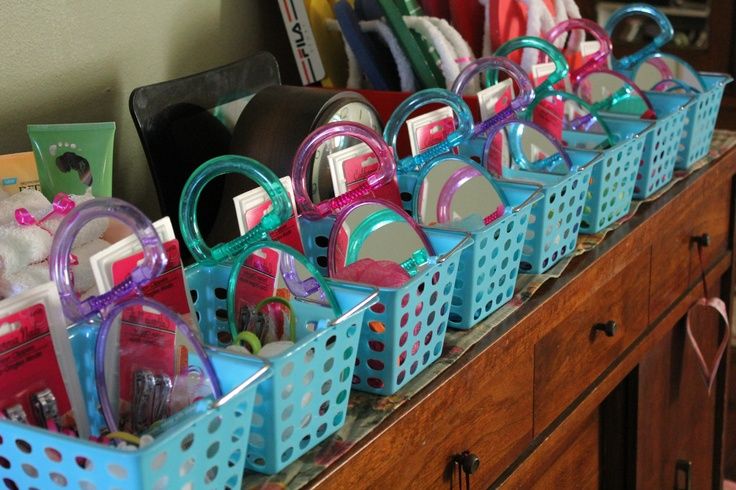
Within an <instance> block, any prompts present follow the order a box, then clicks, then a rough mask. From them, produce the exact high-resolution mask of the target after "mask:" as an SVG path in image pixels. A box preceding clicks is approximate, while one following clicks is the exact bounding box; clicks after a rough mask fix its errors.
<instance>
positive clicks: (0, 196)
mask: <svg viewBox="0 0 736 490" xmlns="http://www.w3.org/2000/svg"><path fill="white" fill-rule="evenodd" d="M9 195H10V194H8V193H7V192H5V190H3V189H0V201H2V200H3V199H7V197H8V196H9Z"/></svg>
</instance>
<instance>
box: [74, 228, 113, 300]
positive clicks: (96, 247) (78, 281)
mask: <svg viewBox="0 0 736 490" xmlns="http://www.w3.org/2000/svg"><path fill="white" fill-rule="evenodd" d="M109 246H110V244H109V243H107V242H106V241H105V240H100V239H99V238H96V239H94V240H92V241H91V242H89V243H86V244H84V245H82V246H81V247H76V248H74V249H72V254H74V256H75V257H76V258H77V261H78V264H77V265H76V266H73V267H72V274H74V289H75V290H76V291H77V292H78V293H85V292H87V291H88V290H90V289H92V288H93V287H95V277H94V275H93V274H92V265H91V264H90V261H89V258H90V257H92V256H93V255H94V254H96V253H97V252H100V251H102V250H104V249H106V248H107V247H109Z"/></svg>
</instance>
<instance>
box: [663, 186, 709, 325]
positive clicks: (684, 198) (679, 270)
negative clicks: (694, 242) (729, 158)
mask: <svg viewBox="0 0 736 490" xmlns="http://www.w3.org/2000/svg"><path fill="white" fill-rule="evenodd" d="M703 184H704V181H703V179H700V180H699V181H697V182H696V183H695V185H693V186H691V187H688V188H687V189H685V190H684V191H683V192H682V194H680V195H679V196H678V197H677V199H676V200H674V201H673V202H672V203H671V204H670V206H672V209H671V210H668V212H667V213H666V215H659V216H658V221H660V222H661V224H659V226H656V227H655V229H658V230H666V233H664V232H662V231H660V232H658V233H657V234H656V235H655V236H654V237H653V238H652V279H651V281H652V284H651V294H650V297H649V317H650V318H651V319H652V321H654V320H656V319H657V317H658V316H659V315H661V314H662V313H664V311H665V310H666V309H667V308H668V307H669V306H670V305H672V303H674V302H675V301H677V298H679V297H680V296H681V295H682V294H683V293H685V291H687V289H688V287H689V284H690V256H691V245H690V244H691V241H690V239H691V238H692V237H693V236H694V235H695V231H694V230H695V223H697V221H698V219H699V215H700V214H701V212H702V211H701V210H700V209H699V206H698V204H699V203H700V202H701V200H700V196H701V195H702V192H703Z"/></svg>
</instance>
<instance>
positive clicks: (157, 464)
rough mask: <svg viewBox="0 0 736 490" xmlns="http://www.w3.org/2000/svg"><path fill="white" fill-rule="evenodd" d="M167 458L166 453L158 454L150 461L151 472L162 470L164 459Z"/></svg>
mask: <svg viewBox="0 0 736 490" xmlns="http://www.w3.org/2000/svg"><path fill="white" fill-rule="evenodd" d="M167 457H168V453H167V452H166V451H163V452H160V453H158V454H157V455H156V456H155V457H154V458H153V459H152V460H151V469H152V470H159V469H161V468H163V466H164V465H165V464H166V459H167Z"/></svg>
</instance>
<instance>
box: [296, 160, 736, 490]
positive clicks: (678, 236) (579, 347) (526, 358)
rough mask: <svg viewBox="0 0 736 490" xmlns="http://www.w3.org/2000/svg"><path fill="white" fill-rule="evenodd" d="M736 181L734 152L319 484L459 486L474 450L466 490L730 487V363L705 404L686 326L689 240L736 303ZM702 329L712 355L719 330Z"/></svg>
mask: <svg viewBox="0 0 736 490" xmlns="http://www.w3.org/2000/svg"><path fill="white" fill-rule="evenodd" d="M734 173H736V150H734V149H732V150H730V151H728V152H727V153H726V154H725V155H723V156H721V157H720V158H719V159H718V160H717V161H715V162H713V163H712V164H711V165H709V166H708V167H706V168H704V169H702V170H699V171H697V172H695V173H693V174H692V175H690V176H689V177H688V178H686V179H685V180H683V181H681V182H679V183H678V184H676V185H675V186H674V187H673V188H672V189H671V190H670V191H669V192H667V193H666V194H665V195H664V196H663V197H661V198H659V199H658V200H656V201H654V202H652V203H647V204H644V205H643V206H642V207H641V208H640V209H639V210H638V212H637V213H636V215H635V216H634V218H633V219H631V220H630V221H629V222H627V223H626V224H625V225H623V226H621V227H620V228H618V229H617V230H615V231H614V232H612V233H611V234H609V235H608V236H607V237H606V239H605V241H604V242H603V243H602V244H601V245H600V246H599V247H597V248H596V249H594V250H593V251H592V252H589V253H586V254H584V255H582V256H580V257H577V258H576V259H574V260H573V262H572V263H571V264H570V265H569V267H568V268H567V269H566V270H565V272H564V274H563V275H562V276H561V277H560V278H559V279H556V280H553V281H549V282H547V283H546V284H545V285H544V286H543V289H542V290H540V291H539V292H538V293H537V294H536V295H535V296H534V297H533V298H532V299H531V300H530V301H529V302H528V303H526V304H524V305H523V306H522V307H521V308H520V309H519V310H517V311H516V312H515V313H514V314H513V315H512V316H511V317H509V318H507V319H506V320H505V321H504V322H503V323H502V324H501V325H500V326H498V327H497V328H496V329H494V330H492V331H491V333H490V334H489V335H487V336H486V337H484V338H483V339H482V340H481V341H480V342H479V343H478V344H476V345H475V346H474V347H472V348H471V349H470V350H469V351H467V352H466V353H465V354H464V355H463V356H462V357H461V358H460V360H459V361H458V362H456V363H455V364H454V365H453V366H452V367H451V368H450V369H448V370H447V371H445V372H444V373H443V374H442V375H441V376H439V377H438V378H437V379H435V380H434V381H433V382H432V383H431V384H430V385H429V386H427V387H426V388H425V389H423V390H422V391H420V392H419V393H418V394H417V395H416V396H414V397H413V398H412V399H411V401H410V402H409V403H407V404H405V405H403V406H402V407H400V408H399V409H398V410H397V411H396V412H394V413H393V414H392V415H391V416H390V417H389V418H388V419H387V420H385V421H384V422H383V423H382V424H381V425H379V426H378V427H377V428H376V429H375V430H373V431H372V432H371V434H370V435H369V436H368V437H366V438H364V439H362V440H361V441H360V442H359V443H358V444H356V446H355V447H353V448H352V449H351V450H350V452H348V453H347V454H345V455H344V456H343V457H342V458H340V459H339V460H338V461H337V462H335V463H334V464H332V465H330V466H329V467H328V468H327V470H326V471H324V472H322V473H321V474H320V475H319V476H317V477H316V478H315V479H314V480H313V481H312V482H311V485H312V486H313V487H318V488H327V489H330V488H335V489H358V488H381V489H399V488H419V489H428V488H450V481H451V480H450V475H451V466H452V465H451V461H452V457H453V455H456V454H458V453H461V452H463V451H466V450H467V451H470V452H472V453H473V454H474V455H476V456H477V457H478V459H479V461H480V465H479V466H478V468H477V470H476V471H475V472H474V473H473V474H472V476H471V477H470V482H471V485H472V488H479V489H480V488H487V487H491V486H492V487H505V488H523V489H527V488H543V489H548V488H621V489H631V488H641V489H674V488H682V489H685V488H692V489H695V490H700V489H710V488H720V480H721V474H722V461H723V447H724V444H723V420H724V410H725V401H724V400H725V393H726V389H725V388H726V369H725V366H727V363H728V360H727V359H724V361H723V362H722V363H721V369H720V371H719V374H718V378H717V381H716V385H715V387H714V388H713V391H712V392H711V393H710V394H708V392H707V389H706V387H705V384H704V382H703V380H702V376H701V373H700V371H699V370H698V367H697V364H696V362H697V361H696V357H695V355H694V352H693V349H692V348H691V346H690V345H689V344H688V343H687V341H686V338H685V328H684V318H685V315H686V313H687V311H688V308H689V307H690V306H691V305H692V304H693V302H694V301H695V300H697V299H698V298H699V297H701V296H702V295H703V291H702V285H701V282H700V269H699V261H698V254H697V246H696V245H695V244H694V242H693V240H692V239H693V237H699V236H702V235H703V234H707V235H708V236H709V245H708V246H707V247H705V248H704V254H703V259H704V261H705V268H706V271H707V281H708V284H709V287H710V294H711V295H720V296H721V297H722V298H724V300H726V299H727V298H730V297H731V296H732V293H731V290H732V286H733V280H732V274H731V271H732V267H733V254H732V250H733V247H732V244H733V229H734V227H733V224H732V223H733V218H734V214H733V209H732V208H733V206H732V202H733V182H734V179H733V177H734ZM726 303H727V304H729V307H730V301H728V300H727V301H726ZM709 322H710V323H709ZM694 330H695V335H696V337H697V338H698V340H699V341H700V342H701V344H702V345H703V350H704V354H705V356H706V358H707V359H711V358H712V357H713V354H714V352H715V350H716V345H717V341H718V328H717V323H716V319H715V318H714V319H713V321H710V320H709V318H706V319H705V321H704V322H700V323H699V324H698V326H697V328H695V329H694ZM463 480H464V477H463ZM453 481H454V484H455V488H457V485H458V482H457V477H455V479H453ZM688 484H690V486H689V487H688V486H687V485H688Z"/></svg>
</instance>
